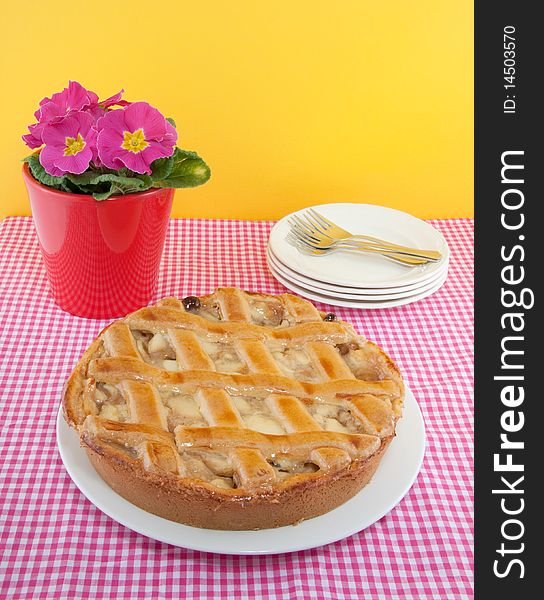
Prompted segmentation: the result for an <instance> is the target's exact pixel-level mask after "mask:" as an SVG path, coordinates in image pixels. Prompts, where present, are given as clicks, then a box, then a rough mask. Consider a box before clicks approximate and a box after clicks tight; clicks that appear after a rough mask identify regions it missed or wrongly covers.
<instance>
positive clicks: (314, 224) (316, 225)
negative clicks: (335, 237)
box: [304, 209, 332, 239]
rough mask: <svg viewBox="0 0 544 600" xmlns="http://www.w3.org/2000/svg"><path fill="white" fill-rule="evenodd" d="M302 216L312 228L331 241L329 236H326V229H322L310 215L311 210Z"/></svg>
mask: <svg viewBox="0 0 544 600" xmlns="http://www.w3.org/2000/svg"><path fill="white" fill-rule="evenodd" d="M304 216H305V217H306V219H307V220H308V222H309V223H311V224H312V226H313V227H314V228H315V229H317V230H318V231H319V232H320V233H321V234H322V235H326V236H327V237H328V238H330V239H332V238H331V236H330V235H327V229H328V228H327V227H323V225H322V224H321V223H320V222H319V221H318V220H317V219H316V218H315V217H314V216H313V214H311V209H310V211H308V213H305V214H304Z"/></svg>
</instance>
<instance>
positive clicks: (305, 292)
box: [267, 263, 448, 309]
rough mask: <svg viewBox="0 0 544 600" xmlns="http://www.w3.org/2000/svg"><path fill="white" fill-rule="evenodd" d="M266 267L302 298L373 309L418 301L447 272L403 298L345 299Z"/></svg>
mask: <svg viewBox="0 0 544 600" xmlns="http://www.w3.org/2000/svg"><path fill="white" fill-rule="evenodd" d="M267 265H268V268H269V270H270V272H271V273H272V275H273V276H274V277H275V278H276V279H277V280H278V281H279V282H280V283H281V284H283V285H284V286H285V287H286V288H287V289H289V290H291V291H292V292H295V293H296V294H299V295H300V296H303V297H304V298H309V299H310V300H314V301H315V302H322V303H323V304H330V305H332V306H343V307H345V308H363V309H375V308H395V307H396V306H404V305H405V304H411V303H412V302H418V301H419V300H423V298H427V296H430V295H431V294H434V293H435V292H437V291H438V290H439V289H440V288H441V287H442V286H443V285H444V283H445V281H446V279H447V277H448V273H447V272H446V273H444V274H443V275H442V276H441V277H440V279H439V280H438V281H437V282H436V283H435V284H434V285H433V286H432V287H431V288H429V289H428V290H427V291H425V292H421V293H410V292H409V293H408V294H407V295H406V296H404V297H403V298H396V299H394V300H376V301H374V300H346V298H339V297H338V296H333V295H328V294H321V293H318V292H314V291H311V290H309V289H307V288H305V287H302V286H300V285H297V284H295V283H293V282H292V281H289V280H288V279H286V278H285V277H284V276H283V275H282V274H281V273H279V271H276V269H274V267H273V266H272V265H271V264H270V263H267Z"/></svg>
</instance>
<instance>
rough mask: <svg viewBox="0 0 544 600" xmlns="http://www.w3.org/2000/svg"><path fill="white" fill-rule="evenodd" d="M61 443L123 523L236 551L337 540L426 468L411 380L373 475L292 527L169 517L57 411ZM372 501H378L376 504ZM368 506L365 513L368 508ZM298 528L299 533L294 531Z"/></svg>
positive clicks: (152, 534)
mask: <svg viewBox="0 0 544 600" xmlns="http://www.w3.org/2000/svg"><path fill="white" fill-rule="evenodd" d="M56 434H57V446H58V449H59V453H60V456H61V459H62V462H63V464H64V466H65V468H66V470H67V472H68V474H69V476H70V478H71V479H72V481H73V482H74V483H75V485H76V486H77V487H78V488H79V490H80V491H81V493H82V494H83V495H84V496H85V497H86V498H87V499H88V500H89V501H90V502H91V503H92V504H94V505H95V506H96V507H97V508H98V509H99V510H101V511H102V512H103V513H105V514H106V515H107V516H109V517H110V518H112V519H113V520H115V521H117V522H118V523H120V524H121V525H124V526H125V527H127V528H129V529H131V530H133V531H136V532H137V533H140V534H142V535H145V536H147V537H149V538H152V539H156V540H158V541H161V542H165V543H168V544H171V545H174V546H179V547H182V548H188V549H191V550H198V551H201V552H212V553H216V554H231V555H266V554H283V553H286V552H298V551H300V550H308V549H310V548H317V547H319V546H324V545H326V544H331V543H333V542H337V541H339V540H341V539H344V538H346V537H350V536H352V535H354V534H356V533H358V532H360V531H362V530H363V529H366V528H367V527H369V526H370V525H372V524H374V523H375V522H376V521H378V520H379V519H381V518H382V517H384V516H385V515H386V514H387V513H389V512H390V511H391V510H392V509H393V508H394V507H395V506H396V505H397V504H398V503H399V502H400V501H401V500H402V499H403V498H404V496H405V495H406V494H407V493H408V491H409V490H410V488H411V487H412V485H413V483H414V481H415V480H416V478H417V475H418V473H419V471H420V469H421V465H422V463H423V458H424V454H425V446H426V436H425V425H424V421H423V416H422V414H421V410H420V408H419V405H418V403H417V401H416V399H415V397H414V395H413V394H412V392H411V391H410V390H409V388H408V387H407V386H406V394H405V403H404V411H403V417H402V418H401V419H400V420H399V422H398V423H397V435H396V437H395V439H394V440H393V441H392V442H391V444H390V446H389V448H388V450H387V452H386V453H385V454H384V456H383V458H382V460H381V463H380V465H379V468H378V470H377V471H376V474H375V475H374V478H373V479H372V481H371V482H370V483H369V484H368V485H367V486H365V487H364V488H363V489H362V490H361V491H360V492H359V493H358V494H356V495H355V496H354V497H353V498H352V499H351V500H348V502H346V503H345V504H343V505H342V506H339V507H338V508H336V509H334V510H333V511H330V512H329V513H326V514H325V515H322V516H320V517H316V518H314V519H309V520H308V521H303V522H302V523H300V524H299V525H296V529H294V530H291V529H290V528H291V527H294V526H291V525H290V526H287V527H279V528H277V529H264V530H260V531H217V530H207V529H199V528H196V527H189V526H186V525H181V524H179V523H174V522H172V521H168V520H166V519H163V518H161V517H157V516H156V515H152V514H151V513H147V512H145V511H143V510H142V509H140V508H138V507H136V506H134V505H133V504H131V503H130V502H128V501H127V500H125V499H124V498H122V497H121V496H119V495H118V494H117V493H116V492H114V491H113V490H112V489H111V488H110V487H109V486H108V485H107V484H106V483H105V482H104V481H102V479H101V478H100V477H99V475H98V474H97V473H96V472H95V470H94V469H93V467H92V466H91V464H90V462H89V460H88V458H87V455H86V453H85V451H84V450H83V449H82V448H81V447H80V445H79V439H78V436H77V433H76V432H75V431H74V430H72V429H71V428H70V427H69V426H68V424H67V423H66V422H65V420H64V417H63V415H62V408H60V409H59V411H58V413H57V426H56ZM372 503H374V505H373V506H371V505H372ZM365 511H366V513H365ZM292 533H295V534H296V535H292Z"/></svg>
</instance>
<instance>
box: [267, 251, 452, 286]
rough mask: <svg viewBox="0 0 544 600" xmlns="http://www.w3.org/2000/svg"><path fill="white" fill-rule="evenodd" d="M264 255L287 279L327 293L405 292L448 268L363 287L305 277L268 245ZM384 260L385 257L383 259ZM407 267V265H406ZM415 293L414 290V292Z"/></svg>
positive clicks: (439, 275)
mask: <svg viewBox="0 0 544 600" xmlns="http://www.w3.org/2000/svg"><path fill="white" fill-rule="evenodd" d="M266 255H267V258H268V259H269V262H271V263H272V265H273V266H274V267H275V268H276V271H279V272H280V273H282V274H283V275H285V277H287V279H290V280H291V281H294V282H295V283H297V282H298V284H299V285H302V286H303V287H307V288H308V289H310V290H311V289H316V290H317V289H319V290H320V291H321V293H324V294H327V293H329V292H333V294H337V293H338V294H340V295H343V294H355V295H365V296H374V295H376V296H380V295H385V294H401V293H402V294H404V293H406V292H414V290H416V291H417V290H419V289H420V288H421V287H422V286H424V285H430V284H431V283H433V282H436V281H438V280H439V279H440V277H441V276H442V275H443V274H444V272H445V271H447V269H448V264H449V261H445V262H444V264H443V266H442V268H441V269H440V271H437V272H436V273H435V274H434V275H432V276H431V277H430V278H429V279H425V280H424V281H420V282H419V283H415V284H411V285H399V286H395V287H386V288H374V287H373V288H364V287H350V286H346V285H334V284H331V283H327V282H325V281H318V280H317V279H312V278H311V277H306V276H305V275H303V274H302V273H297V272H296V271H293V270H292V269H290V268H289V267H287V266H286V265H284V264H283V263H282V262H281V261H280V259H279V258H278V257H277V256H276V255H275V254H274V252H272V248H270V246H268V247H267V249H266ZM384 260H385V259H384ZM407 268H409V267H407ZM414 293H415V292H414Z"/></svg>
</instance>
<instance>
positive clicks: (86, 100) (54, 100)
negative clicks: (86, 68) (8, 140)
mask: <svg viewBox="0 0 544 600" xmlns="http://www.w3.org/2000/svg"><path fill="white" fill-rule="evenodd" d="M123 91H124V90H121V91H120V92H118V93H117V94H115V95H114V96H111V98H108V99H107V100H104V101H102V102H99V101H98V96H97V95H96V94H95V93H94V92H92V91H91V90H87V89H86V88H84V87H83V86H82V85H81V84H80V83H78V82H77V81H70V82H69V83H68V87H66V88H64V89H63V90H62V92H57V93H56V94H53V95H52V96H51V98H44V99H43V100H42V101H41V102H40V108H38V110H37V111H36V112H35V113H34V116H35V117H36V120H37V121H38V122H37V123H34V124H33V125H29V127H28V130H29V132H30V133H28V134H27V135H23V140H24V142H25V144H26V145H27V146H29V147H30V148H39V147H40V146H41V145H42V144H43V143H44V140H43V137H42V134H43V131H44V128H45V126H46V125H48V124H49V123H54V122H57V121H59V120H60V119H62V118H63V117H65V116H66V115H67V114H69V113H71V112H74V111H85V112H89V113H91V114H92V115H93V117H94V119H95V120H97V119H99V118H100V117H102V116H103V115H104V112H105V110H106V109H107V108H108V107H110V106H113V105H119V106H125V105H126V104H127V102H126V101H125V100H121V96H122V94H123Z"/></svg>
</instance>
